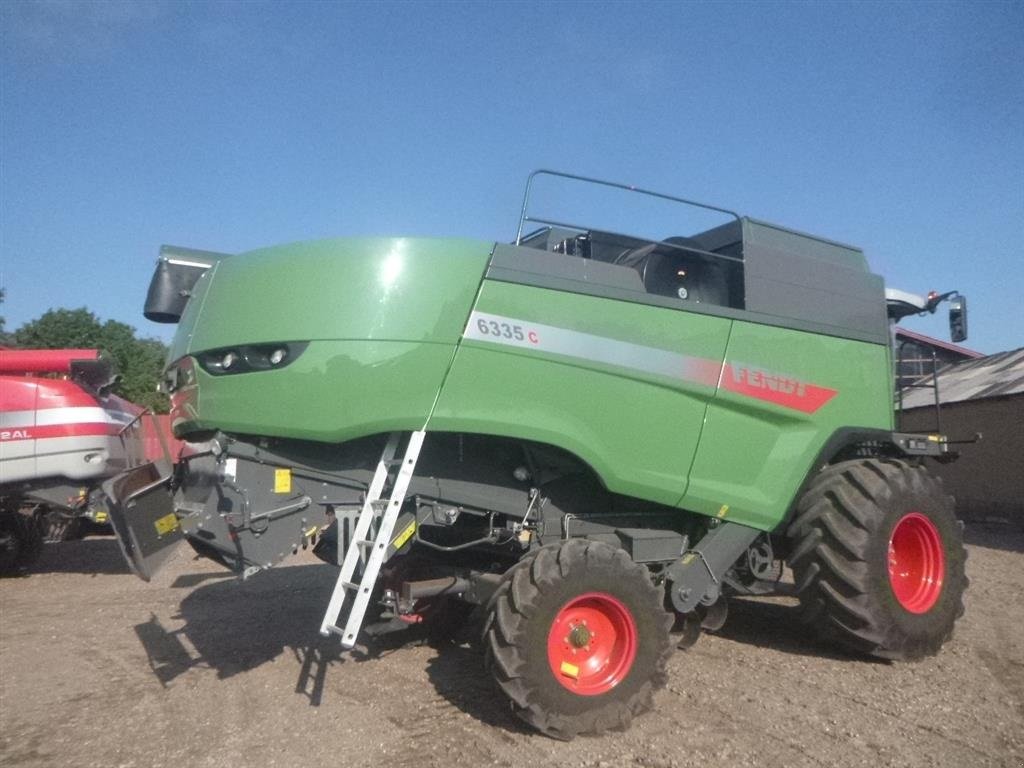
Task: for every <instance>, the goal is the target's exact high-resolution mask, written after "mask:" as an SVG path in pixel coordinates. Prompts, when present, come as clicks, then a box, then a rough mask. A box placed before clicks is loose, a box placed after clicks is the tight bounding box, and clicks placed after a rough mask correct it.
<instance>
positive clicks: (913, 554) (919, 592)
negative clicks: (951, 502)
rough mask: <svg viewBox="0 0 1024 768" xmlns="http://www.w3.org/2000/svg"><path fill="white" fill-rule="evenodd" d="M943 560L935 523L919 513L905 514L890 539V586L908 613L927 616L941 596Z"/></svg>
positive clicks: (944, 563) (944, 559)
mask: <svg viewBox="0 0 1024 768" xmlns="http://www.w3.org/2000/svg"><path fill="white" fill-rule="evenodd" d="M945 569H946V558H945V554H944V550H943V546H942V536H941V534H940V533H939V530H938V528H936V527H935V523H933V522H932V521H931V519H930V518H928V517H926V516H925V515H923V514H921V513H920V512H910V513H908V514H906V515H904V516H903V517H902V518H901V519H900V521H899V522H898V523H896V527H895V528H893V531H892V536H891V537H890V539H889V584H890V585H891V586H892V592H893V595H895V597H896V600H897V601H898V602H899V604H900V605H901V606H903V608H905V609H906V610H907V611H909V612H910V613H927V612H928V611H929V610H931V608H932V606H934V605H935V603H936V602H937V601H938V599H939V596H940V595H941V594H942V582H943V577H944V574H945Z"/></svg>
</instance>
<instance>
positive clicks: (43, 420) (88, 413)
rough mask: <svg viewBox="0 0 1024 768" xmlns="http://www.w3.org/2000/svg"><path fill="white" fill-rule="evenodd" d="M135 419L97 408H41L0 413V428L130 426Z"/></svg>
mask: <svg viewBox="0 0 1024 768" xmlns="http://www.w3.org/2000/svg"><path fill="white" fill-rule="evenodd" d="M134 419H135V416H134V415H133V414H131V413H126V412H124V411H107V410H104V409H103V408H99V407H97V406H87V405H83V406H71V407H65V408H42V409H40V410H38V411H7V412H6V413H0V427H4V428H11V427H48V426H53V425H56V424H121V425H124V424H130V423H131V422H132V421H133V420H134Z"/></svg>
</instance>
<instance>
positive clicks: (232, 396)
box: [174, 340, 454, 443]
mask: <svg viewBox="0 0 1024 768" xmlns="http://www.w3.org/2000/svg"><path fill="white" fill-rule="evenodd" d="M453 350H454V346H453V345H448V344H432V343H423V342H401V341H349V340H340V341H333V340H327V341H314V342H311V343H310V345H309V347H308V348H307V349H306V350H305V352H303V353H302V355H301V356H300V357H299V358H298V359H297V360H296V361H295V362H294V363H292V364H291V365H290V366H288V367H287V368H284V369H282V370H280V371H256V372H253V373H247V374H243V375H237V376H211V375H210V374H208V373H206V372H205V371H203V370H202V369H200V368H198V367H197V369H196V383H197V387H196V391H195V394H194V397H195V398H196V400H195V402H194V407H195V410H196V412H197V414H198V416H197V417H196V418H191V417H188V416H186V417H184V418H178V412H180V411H181V410H182V409H181V408H180V407H179V408H176V409H175V410H176V413H175V419H174V428H175V432H176V433H177V434H179V435H180V434H186V433H188V432H190V431H193V430H204V429H222V430H224V431H226V432H239V433H243V434H258V435H274V436H276V437H291V438H298V439H305V440H318V441H321V442H328V443H340V442H343V441H345V440H351V439H354V438H357V437H364V436H365V435H372V434H377V433H379V432H390V431H394V430H411V429H420V428H421V427H422V426H423V425H424V424H425V423H426V421H427V416H428V415H429V413H430V407H431V406H432V405H433V403H434V398H435V397H436V395H437V390H438V388H439V387H440V386H441V382H442V380H443V379H444V374H445V371H446V370H447V369H448V365H449V363H450V362H451V359H452V352H453ZM311 403H315V404H316V405H315V407H311V406H310V404H311Z"/></svg>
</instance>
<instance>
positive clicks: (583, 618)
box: [548, 592, 637, 696]
mask: <svg viewBox="0 0 1024 768" xmlns="http://www.w3.org/2000/svg"><path fill="white" fill-rule="evenodd" d="M636 647H637V632H636V622H635V621H633V615H632V614H631V613H630V612H629V609H628V608H626V606H625V605H623V604H622V602H620V601H619V600H617V599H616V598H614V597H612V596H611V595H609V594H607V593H605V592H588V593H586V594H585V595H580V596H579V597H575V598H573V599H572V600H570V601H569V602H568V603H566V604H565V605H563V606H562V608H561V610H559V611H558V613H557V615H556V616H555V620H554V621H553V622H552V623H551V631H550V632H549V633H548V664H550V666H551V673H552V674H553V675H554V676H555V679H556V680H557V681H558V682H559V683H560V684H561V685H562V686H563V687H565V688H567V689H568V690H570V691H572V692H573V693H577V694H579V695H580V696H597V695H599V694H602V693H605V692H607V691H609V690H611V689H612V688H614V687H615V686H616V685H618V684H619V683H621V682H622V681H623V680H624V679H625V678H626V675H628V674H629V670H630V668H631V667H632V666H633V660H634V659H635V658H636Z"/></svg>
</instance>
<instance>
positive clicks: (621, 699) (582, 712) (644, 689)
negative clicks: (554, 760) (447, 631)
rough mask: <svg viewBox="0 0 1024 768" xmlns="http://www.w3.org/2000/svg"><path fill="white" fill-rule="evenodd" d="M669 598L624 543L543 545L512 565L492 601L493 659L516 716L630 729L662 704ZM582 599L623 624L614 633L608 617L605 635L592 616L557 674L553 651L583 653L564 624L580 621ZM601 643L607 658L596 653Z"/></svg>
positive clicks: (560, 727)
mask: <svg viewBox="0 0 1024 768" xmlns="http://www.w3.org/2000/svg"><path fill="white" fill-rule="evenodd" d="M663 601H664V593H663V592H662V591H661V590H659V589H658V588H656V587H655V586H654V585H653V584H652V583H651V579H650V575H649V573H648V571H647V569H646V568H644V567H643V566H641V565H637V564H636V563H634V562H633V561H632V560H630V558H629V556H628V555H627V554H626V553H625V552H624V551H623V550H621V549H616V548H615V547H612V546H610V545H607V544H603V543H600V542H590V541H586V540H583V539H573V540H570V541H567V542H564V543H561V544H555V545H548V546H545V547H542V548H540V549H538V550H536V551H535V552H532V553H530V554H529V555H527V556H526V557H524V558H523V559H522V560H521V561H520V562H519V563H517V564H516V565H515V566H513V567H512V568H511V569H509V570H508V571H507V572H506V574H505V577H504V579H503V581H502V583H501V584H500V586H499V587H498V589H497V591H496V592H495V594H494V597H493V598H492V599H491V601H490V603H489V606H488V613H487V617H486V619H485V624H484V637H483V639H484V653H485V661H486V664H487V666H488V668H489V669H490V671H491V674H492V675H493V677H494V679H495V681H496V682H497V684H498V687H499V688H500V689H501V691H502V692H503V693H504V695H505V696H506V697H507V698H508V700H509V702H510V704H511V706H512V709H513V711H514V712H515V713H516V715H518V716H519V717H520V718H522V719H523V720H525V721H526V722H527V723H529V724H530V725H531V726H533V727H534V728H536V729H537V730H539V731H541V732H542V733H545V734H547V735H549V736H553V737H555V738H560V739H571V738H573V737H574V736H576V735H577V734H598V733H603V732H605V731H609V730H623V729H625V728H626V727H628V725H629V723H630V722H631V720H632V719H633V717H634V716H635V715H639V714H641V713H642V712H646V711H648V710H649V709H650V708H651V707H652V706H653V699H652V697H653V693H654V691H655V690H656V689H658V688H661V687H662V686H664V685H665V683H666V682H667V680H668V675H667V673H666V665H667V663H668V659H669V657H670V656H671V654H672V645H671V640H670V636H669V630H670V629H671V627H672V622H673V617H672V615H671V614H670V613H668V612H667V611H666V610H665V609H664V607H663ZM581 606H582V610H583V611H584V612H587V611H593V614H591V615H594V614H596V619H597V620H600V619H601V618H602V616H603V614H602V611H607V612H608V615H609V617H610V621H611V625H612V626H615V627H617V629H616V631H613V632H606V631H605V627H606V626H609V625H608V624H605V625H604V626H602V632H601V637H600V639H599V638H598V632H597V631H596V629H594V627H596V626H598V625H599V622H598V621H597V620H592V621H591V627H590V630H585V631H582V632H581V634H579V635H574V637H573V643H572V646H575V644H576V643H580V646H579V653H580V657H579V658H578V659H577V657H576V656H575V655H572V656H569V655H567V656H566V661H565V662H563V663H562V664H561V666H560V667H559V669H560V670H561V672H560V673H558V672H556V670H555V667H556V666H558V664H557V663H556V662H555V661H552V654H554V657H555V658H558V656H559V654H561V653H565V654H569V653H572V654H575V652H576V650H575V648H574V647H571V646H570V643H569V639H568V634H567V633H566V632H565V631H564V630H565V627H566V626H568V624H565V623H563V622H569V623H572V619H570V618H569V616H570V614H572V612H573V611H575V610H579V609H580V607H581ZM616 622H618V623H617V624H616ZM582 623H583V626H584V627H587V624H586V621H583V622H582ZM591 630H592V631H593V635H592V637H590V635H589V632H590V631H591ZM573 631H575V629H573ZM563 634H565V635H566V636H565V645H564V648H563V647H562V640H563V638H562V635H563ZM623 643H625V646H623ZM599 644H605V647H604V650H606V651H607V652H608V653H609V655H610V658H611V661H609V662H608V664H603V663H602V662H600V661H598V660H597V659H594V658H590V659H588V654H589V653H590V652H591V650H590V649H591V647H592V646H593V648H595V649H596V648H599V647H600V645H599ZM623 647H626V648H627V651H626V652H625V653H624V655H623V652H622V649H623ZM597 653H599V652H598V651H595V654H597ZM577 660H578V662H579V667H578V668H577V667H576V666H575V665H574V664H573V663H572V662H574V661H577ZM592 662H593V663H592ZM588 685H589V686H590V688H589V689H586V686H588ZM582 690H587V692H586V693H581V691H582Z"/></svg>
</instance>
